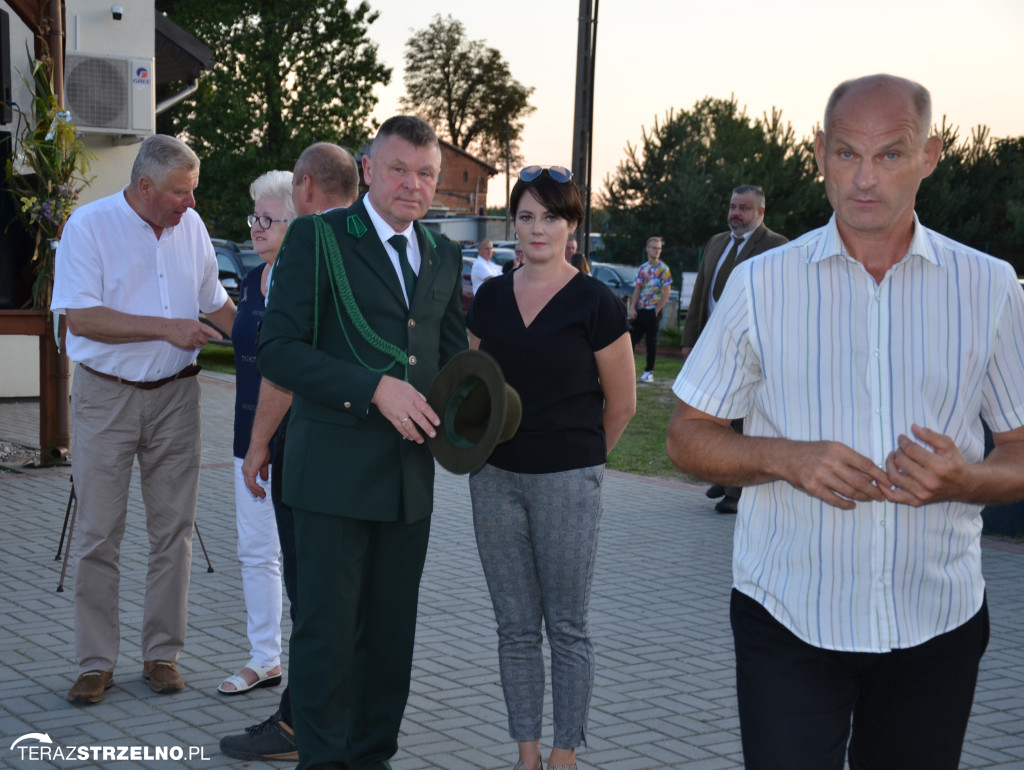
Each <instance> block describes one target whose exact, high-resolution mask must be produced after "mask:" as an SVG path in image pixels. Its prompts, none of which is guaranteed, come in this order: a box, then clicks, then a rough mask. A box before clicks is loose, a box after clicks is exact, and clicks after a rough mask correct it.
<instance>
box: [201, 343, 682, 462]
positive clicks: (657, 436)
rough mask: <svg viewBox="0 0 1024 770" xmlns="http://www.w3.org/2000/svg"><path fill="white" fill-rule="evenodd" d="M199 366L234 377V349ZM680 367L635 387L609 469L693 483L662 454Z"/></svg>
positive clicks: (662, 365)
mask: <svg viewBox="0 0 1024 770" xmlns="http://www.w3.org/2000/svg"><path fill="white" fill-rule="evenodd" d="M199 363H200V364H201V365H202V367H203V369H205V370H206V371H212V372H224V373H226V374H234V373H235V354H234V349H233V348H232V347H231V345H230V344H225V343H219V342H211V343H209V344H207V345H206V346H205V347H204V348H203V349H202V351H200V353H199ZM643 366H644V357H643V356H637V357H636V371H637V374H639V373H640V372H642V371H643ZM681 367H682V361H681V360H679V359H676V358H664V357H661V358H659V359H658V361H657V363H656V364H655V368H654V382H652V383H650V384H647V383H642V382H638V383H637V384H636V415H635V416H634V417H633V419H632V420H631V421H630V423H629V425H628V426H626V432H625V433H624V434H622V438H621V439H620V440H619V443H618V445H616V447H615V449H614V450H612V453H611V455H610V456H609V457H608V467H609V468H614V469H615V470H619V471H625V472H626V473H638V474H641V475H645V476H663V477H666V478H685V479H688V480H691V481H692V480H694V479H692V478H690V477H687V476H683V475H681V474H680V473H679V471H677V470H676V469H675V468H673V467H672V463H671V462H669V459H668V455H667V454H666V453H665V436H666V435H667V433H668V423H669V420H670V419H671V417H672V412H673V410H674V409H675V407H676V397H675V394H674V393H672V383H673V381H675V378H676V375H677V374H679V369H680V368H681Z"/></svg>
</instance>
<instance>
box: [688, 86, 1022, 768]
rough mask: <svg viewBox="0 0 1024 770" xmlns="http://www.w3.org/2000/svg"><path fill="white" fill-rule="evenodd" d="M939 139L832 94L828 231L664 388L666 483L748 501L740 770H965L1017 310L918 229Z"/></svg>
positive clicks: (1007, 483) (706, 335)
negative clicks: (738, 490)
mask: <svg viewBox="0 0 1024 770" xmlns="http://www.w3.org/2000/svg"><path fill="white" fill-rule="evenodd" d="M930 125H931V98H930V96H929V94H928V91H927V90H926V89H924V88H923V87H922V86H920V85H918V84H916V83H912V82H910V81H907V80H903V79H901V78H894V77H892V76H888V75H876V76H871V77H866V78H861V79H858V80H853V81H848V82H846V83H843V84H841V85H840V86H838V87H837V88H836V90H835V91H834V92H833V93H832V96H831V97H830V99H829V102H828V106H827V107H826V110H825V128H824V131H822V132H819V134H818V135H817V137H816V141H815V153H816V157H817V161H818V167H819V169H820V171H821V173H822V175H823V176H824V179H825V187H826V191H827V193H828V197H829V201H830V202H831V204H832V207H833V209H834V212H835V213H834V215H833V217H832V219H831V220H830V222H829V223H828V224H827V225H826V226H825V227H823V228H821V229H818V230H814V231H812V232H810V233H807V234H805V235H804V236H802V237H800V238H798V239H796V240H795V241H792V242H790V243H789V244H788V245H787V246H784V247H782V248H779V249H775V250H773V251H771V252H769V253H768V254H766V255H763V256H759V257H755V258H754V259H751V260H749V261H747V262H744V263H742V264H741V265H738V266H737V267H736V268H735V270H734V272H733V278H732V280H730V281H729V284H728V286H727V287H726V290H725V292H724V293H723V294H722V297H721V299H720V301H719V307H718V309H717V311H716V312H715V313H714V314H713V315H712V316H711V319H710V321H709V323H708V326H707V328H705V330H704V332H703V333H702V334H701V337H700V339H699V341H698V343H697V345H696V346H695V347H694V349H693V352H692V354H691V355H690V357H689V359H688V360H687V362H686V365H685V367H684V368H683V370H682V371H681V372H680V375H679V377H678V379H677V380H676V383H675V385H674V388H673V390H674V392H675V393H676V395H677V396H678V397H679V403H678V404H677V408H676V413H675V415H674V416H673V419H672V423H671V426H670V428H669V438H668V450H669V455H670V456H671V458H672V460H673V462H674V463H675V464H676V466H677V467H678V468H679V469H680V470H683V471H686V472H689V473H692V474H694V475H697V476H699V477H701V478H706V479H711V480H714V481H716V482H718V483H720V484H725V485H742V486H744V487H747V490H746V491H745V492H744V494H743V496H742V497H741V498H740V507H739V516H738V518H737V522H736V532H735V540H734V548H733V581H734V588H733V596H732V610H731V616H732V625H733V635H734V641H735V648H736V666H737V668H736V672H737V694H738V703H739V711H740V727H741V732H742V737H743V752H744V758H745V762H746V767H747V768H748V770H764V769H765V768H780V769H781V768H814V770H829V769H831V768H835V769H836V770H839V769H840V768H842V767H843V764H844V755H846V754H847V752H848V755H849V761H850V766H851V768H856V769H857V770H862V769H863V768H871V769H874V768H899V769H900V770H912V769H914V768H920V769H921V770H941V769H943V768H949V769H950V770H954V769H955V768H956V767H957V764H958V761H959V756H960V751H961V746H962V743H963V736H964V732H965V730H966V726H967V719H968V715H969V713H970V708H971V702H972V699H973V695H974V687H975V681H976V679H977V671H978V663H979V661H980V659H981V655H982V653H983V652H984V649H985V645H986V643H987V638H988V615H987V608H986V604H985V584H984V580H983V578H982V575H981V548H980V535H981V526H982V523H981V509H982V506H983V505H985V504H990V503H1003V502H1009V501H1012V500H1016V499H1020V498H1022V497H1024V296H1022V292H1021V291H1020V288H1019V286H1018V285H1017V280H1016V276H1015V275H1014V273H1013V271H1012V269H1011V267H1010V266H1009V265H1008V264H1006V263H1005V262H1002V261H1000V260H997V259H994V258H992V257H989V256H986V255H984V254H981V253H979V252H977V251H975V250H973V249H970V248H968V247H966V246H963V245H961V244H958V243H955V242H953V241H951V240H949V239H948V238H944V237H943V236H941V235H939V234H938V233H935V232H933V231H931V230H928V229H926V228H924V227H922V226H921V224H920V222H918V220H917V217H916V215H915V213H914V201H915V199H916V196H917V190H918V187H919V186H920V183H921V180H923V179H924V178H925V177H927V176H928V175H929V174H930V173H931V172H932V170H933V169H934V168H935V165H936V163H937V162H938V158H939V154H940V152H941V149H942V143H941V140H940V139H939V138H938V137H937V136H929V127H930ZM740 417H744V418H746V421H745V423H744V434H745V435H740V434H737V433H734V432H733V431H731V430H730V429H729V422H730V420H732V419H735V418H740ZM982 419H984V421H985V422H986V423H987V424H988V426H989V427H990V428H991V430H992V433H993V436H994V440H995V449H994V450H993V451H992V452H991V453H990V454H989V455H988V456H987V457H986V456H984V446H983V429H982V422H981V421H982Z"/></svg>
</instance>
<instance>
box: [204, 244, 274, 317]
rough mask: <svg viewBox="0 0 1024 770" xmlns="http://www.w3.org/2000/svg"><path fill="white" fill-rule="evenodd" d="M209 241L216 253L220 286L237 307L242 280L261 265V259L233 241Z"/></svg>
mask: <svg viewBox="0 0 1024 770" xmlns="http://www.w3.org/2000/svg"><path fill="white" fill-rule="evenodd" d="M210 240H212V241H213V250H214V251H215V252H217V270H218V272H219V274H220V283H221V286H223V287H224V288H225V289H226V290H227V293H228V296H229V297H231V301H232V302H234V303H235V304H236V305H237V304H238V291H239V288H240V287H241V285H242V279H243V278H244V277H245V274H246V273H248V272H249V271H250V270H252V269H253V268H254V267H256V266H257V265H262V264H263V258H262V257H260V255H259V254H257V253H256V252H255V251H253V250H252V249H247V248H243V247H242V246H239V245H238V244H237V243H235V242H234V241H227V240H224V239H223V238H211V239H210Z"/></svg>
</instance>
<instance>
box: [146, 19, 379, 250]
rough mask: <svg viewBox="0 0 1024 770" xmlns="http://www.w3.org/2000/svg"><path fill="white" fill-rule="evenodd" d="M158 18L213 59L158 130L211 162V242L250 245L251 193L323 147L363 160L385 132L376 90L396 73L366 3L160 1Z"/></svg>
mask: <svg viewBox="0 0 1024 770" xmlns="http://www.w3.org/2000/svg"><path fill="white" fill-rule="evenodd" d="M157 10H158V11H164V12H166V13H167V15H168V17H169V18H171V20H172V21H174V22H175V23H176V24H178V25H179V26H180V27H182V28H183V29H185V30H187V31H188V32H189V33H191V34H192V35H194V36H195V37H196V38H198V39H199V40H201V41H202V42H204V43H205V44H206V45H208V46H209V47H210V48H212V49H213V51H214V59H215V61H216V64H215V68H214V70H213V72H206V73H203V74H202V75H201V76H200V80H199V90H198V91H197V92H196V94H195V95H194V96H192V97H191V98H189V99H187V100H185V101H183V102H182V103H181V104H179V105H178V106H176V107H175V108H173V109H172V110H170V111H168V112H167V113H165V114H162V115H161V116H160V117H159V119H158V124H157V126H158V130H159V131H161V132H162V133H168V134H174V135H177V136H180V137H181V138H182V139H184V140H185V141H187V142H188V143H189V144H190V146H191V147H192V149H194V150H195V151H196V153H197V154H198V155H199V157H200V158H201V159H202V162H203V165H202V174H201V177H200V186H199V189H198V190H197V193H196V195H197V199H198V203H197V209H198V210H199V212H200V213H201V214H202V215H203V219H204V220H205V222H206V224H207V226H208V227H209V229H210V232H211V233H212V234H214V235H218V236H222V237H228V238H234V239H237V240H244V239H246V238H248V228H247V226H246V224H245V215H246V214H247V213H248V212H250V211H251V210H252V201H251V200H250V198H249V184H250V183H251V182H252V180H253V179H255V178H256V177H257V176H259V175H260V174H262V173H263V172H265V171H268V170H271V169H291V168H292V166H293V165H294V164H295V160H296V158H297V157H298V156H299V153H300V152H302V150H303V149H304V148H305V147H306V146H308V145H309V144H311V143H312V142H315V141H328V142H337V143H338V144H341V145H342V146H345V147H348V148H349V149H350V150H353V151H355V150H358V149H359V147H360V146H361V145H362V144H363V143H365V142H366V141H367V140H368V139H369V138H370V137H371V134H372V132H373V131H374V130H375V129H376V123H375V121H373V120H372V118H371V117H370V115H371V112H372V111H373V109H374V107H375V106H376V103H377V99H376V97H375V96H374V95H373V88H374V86H375V85H377V84H378V83H381V84H387V83H388V82H389V81H390V79H391V70H390V69H389V68H388V67H385V66H384V65H383V64H381V63H380V62H379V61H378V58H377V46H376V44H375V43H373V42H371V41H370V40H369V38H368V37H367V32H368V27H369V25H370V24H372V23H373V22H374V21H375V20H376V19H377V13H376V12H374V11H371V10H370V6H369V5H368V4H367V3H366V2H360V3H358V4H352V3H347V2H346V0H221V1H220V2H210V0H158V2H157ZM180 88H181V84H177V85H176V86H175V87H173V88H172V89H171V91H172V92H174V91H177V90H180ZM158 98H159V97H158Z"/></svg>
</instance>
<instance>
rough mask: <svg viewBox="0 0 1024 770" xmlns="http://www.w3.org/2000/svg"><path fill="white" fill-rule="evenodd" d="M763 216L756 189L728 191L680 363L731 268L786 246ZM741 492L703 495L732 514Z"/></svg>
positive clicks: (711, 490) (736, 425)
mask: <svg viewBox="0 0 1024 770" xmlns="http://www.w3.org/2000/svg"><path fill="white" fill-rule="evenodd" d="M764 212H765V198H764V190H762V189H761V188H760V187H758V186H757V185H753V184H742V185H740V186H739V187H737V188H735V189H734V190H733V191H732V198H731V199H730V200H729V215H728V222H729V229H728V230H726V231H725V232H724V233H718V234H716V235H712V236H711V239H710V240H709V241H708V242H707V245H706V246H705V247H704V251H703V254H704V259H703V260H702V261H701V263H700V269H699V270H698V271H697V280H696V281H695V282H694V285H693V300H692V301H691V303H690V309H689V311H688V312H687V314H686V323H685V324H684V325H683V337H682V340H681V342H680V345H681V346H682V349H683V350H682V353H683V359H684V360H685V359H686V358H687V356H689V355H690V351H691V350H693V346H694V345H695V344H697V338H698V337H699V336H700V333H701V332H702V331H703V330H704V327H705V326H707V323H708V318H710V317H711V311H713V310H714V309H715V305H716V304H717V303H718V299H719V297H720V296H721V295H722V290H723V289H724V288H725V284H726V282H727V281H728V280H729V275H730V274H731V273H732V270H733V268H734V267H735V266H736V265H738V264H740V263H741V262H744V261H746V260H748V259H750V258H751V257H756V256H757V255H758V254H763V253H764V252H766V251H768V249H774V248H775V247H776V246H781V245H782V244H784V243H788V242H789V239H788V238H786V237H785V236H782V235H779V234H778V233H776V232H773V231H772V230H769V229H768V228H767V227H765V224H764ZM733 429H734V430H736V431H737V432H739V433H742V432H743V420H734V421H733ZM741 492H742V489H741V488H740V487H728V488H726V487H723V486H722V485H721V484H712V485H711V486H710V487H708V490H707V492H706V493H705V494H707V496H708V497H710V498H711V499H715V498H716V497H721V498H722V499H721V500H719V501H718V502H717V503H716V504H715V510H716V511H717V512H718V513H736V508H737V505H738V504H739V500H740V494H741Z"/></svg>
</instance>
